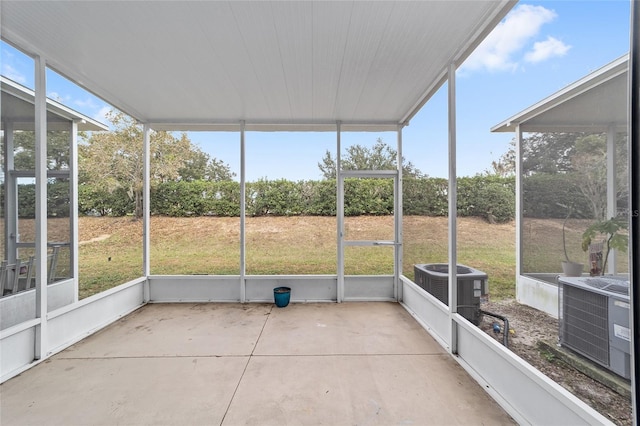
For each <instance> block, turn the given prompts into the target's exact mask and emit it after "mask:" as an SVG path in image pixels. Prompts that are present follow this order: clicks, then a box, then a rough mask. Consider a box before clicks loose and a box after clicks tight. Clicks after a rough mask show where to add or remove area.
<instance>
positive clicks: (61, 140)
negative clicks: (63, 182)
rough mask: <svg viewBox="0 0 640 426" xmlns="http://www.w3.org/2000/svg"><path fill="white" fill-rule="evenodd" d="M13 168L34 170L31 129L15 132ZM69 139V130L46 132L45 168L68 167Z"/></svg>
mask: <svg viewBox="0 0 640 426" xmlns="http://www.w3.org/2000/svg"><path fill="white" fill-rule="evenodd" d="M13 146H14V153H15V154H14V158H13V164H14V169H15V170H35V167H36V151H35V146H36V143H35V133H34V132H31V131H20V132H15V134H14V139H13ZM70 147H71V140H70V137H69V131H63V130H50V131H48V132H47V168H48V169H49V170H62V169H67V168H69V153H70Z"/></svg>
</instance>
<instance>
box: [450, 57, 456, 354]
mask: <svg viewBox="0 0 640 426" xmlns="http://www.w3.org/2000/svg"><path fill="white" fill-rule="evenodd" d="M448 89H449V93H448V94H449V102H448V105H449V108H448V116H449V324H450V326H451V334H450V339H451V340H450V346H449V348H450V351H451V353H453V354H455V353H458V324H457V323H456V322H455V320H454V316H455V314H456V313H457V312H458V291H457V290H458V284H457V283H458V277H457V263H458V253H457V235H458V234H457V226H458V222H457V212H458V200H457V197H458V185H457V181H456V179H457V171H456V142H457V141H456V66H455V64H453V63H452V64H450V65H449V76H448Z"/></svg>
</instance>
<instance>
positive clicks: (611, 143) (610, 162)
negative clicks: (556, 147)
mask: <svg viewBox="0 0 640 426" xmlns="http://www.w3.org/2000/svg"><path fill="white" fill-rule="evenodd" d="M616 157H617V154H616V127H615V124H613V123H612V124H609V127H608V128H607V217H605V219H610V218H612V217H616V216H618V197H617V193H616V192H617V186H618V185H617V182H616V163H617V158H616ZM617 258H618V255H617V250H616V249H613V250H611V252H610V253H609V258H608V259H607V271H606V272H607V273H609V274H615V273H616V269H617V265H616V264H617Z"/></svg>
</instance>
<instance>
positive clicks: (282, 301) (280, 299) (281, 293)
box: [273, 287, 291, 308]
mask: <svg viewBox="0 0 640 426" xmlns="http://www.w3.org/2000/svg"><path fill="white" fill-rule="evenodd" d="M290 297H291V288H289V287H276V288H274V289H273V298H274V299H275V301H276V306H277V307H278V308H284V307H285V306H287V305H288V304H289V299H290Z"/></svg>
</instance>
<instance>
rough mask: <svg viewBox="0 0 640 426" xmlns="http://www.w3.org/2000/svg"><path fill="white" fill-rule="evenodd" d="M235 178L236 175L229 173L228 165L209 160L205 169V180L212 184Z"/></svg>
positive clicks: (219, 161)
mask: <svg viewBox="0 0 640 426" xmlns="http://www.w3.org/2000/svg"><path fill="white" fill-rule="evenodd" d="M235 176H236V174H235V173H233V172H232V171H231V168H230V167H229V165H228V164H225V163H224V162H223V161H222V160H218V159H216V158H212V159H211V160H209V163H208V164H207V167H206V169H205V180H208V181H212V182H222V181H229V180H233V178H234V177H235Z"/></svg>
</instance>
